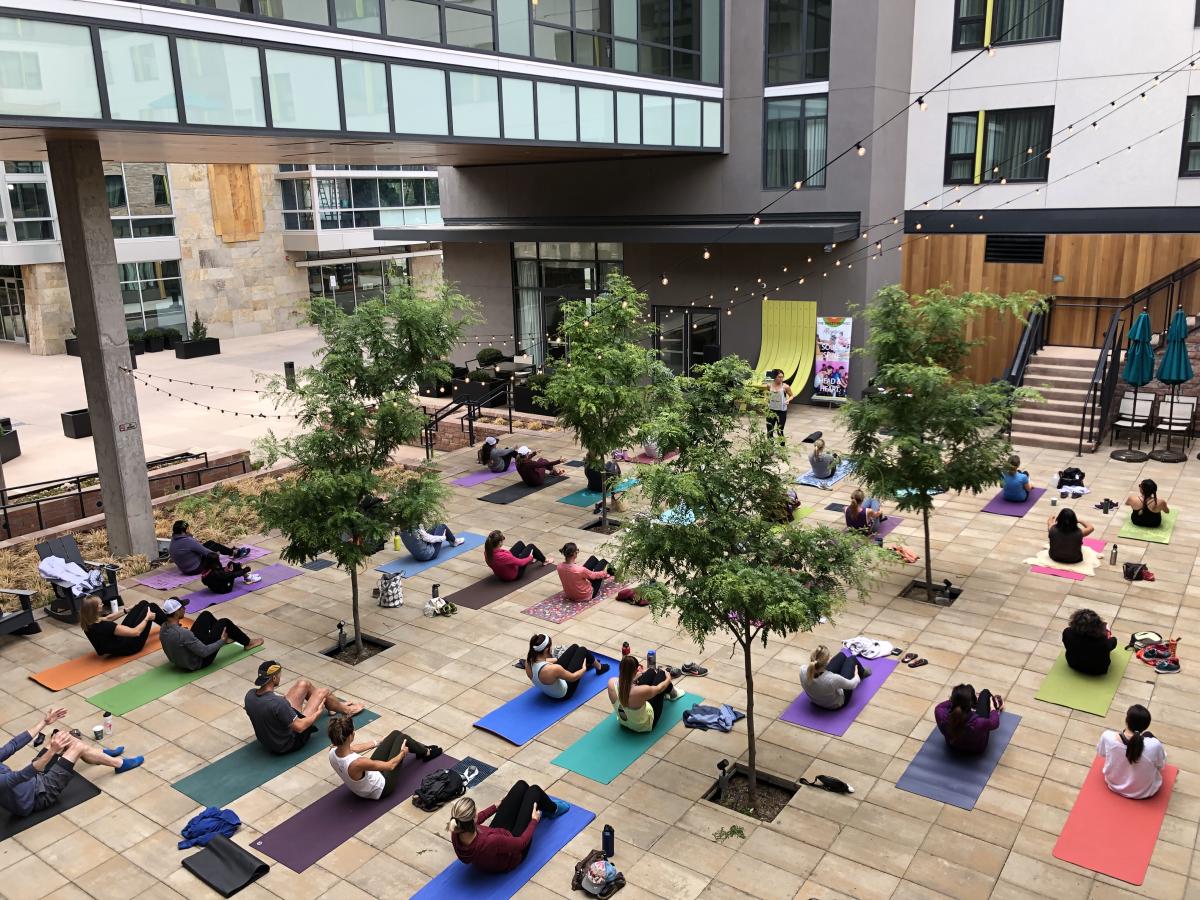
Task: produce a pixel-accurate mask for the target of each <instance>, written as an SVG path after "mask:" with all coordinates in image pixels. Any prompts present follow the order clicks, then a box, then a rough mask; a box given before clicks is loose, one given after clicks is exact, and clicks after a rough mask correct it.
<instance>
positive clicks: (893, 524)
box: [875, 516, 904, 538]
mask: <svg viewBox="0 0 1200 900" xmlns="http://www.w3.org/2000/svg"><path fill="white" fill-rule="evenodd" d="M903 521H904V519H902V518H900V516H888V517H887V521H886V522H880V523H879V525H878V526H877V527H876V529H875V537H880V538H882V537H887V536H888V535H889V534H891V533H892V532H893V531H895V530H896V529H897V528H899V527H900V523H901V522H903Z"/></svg>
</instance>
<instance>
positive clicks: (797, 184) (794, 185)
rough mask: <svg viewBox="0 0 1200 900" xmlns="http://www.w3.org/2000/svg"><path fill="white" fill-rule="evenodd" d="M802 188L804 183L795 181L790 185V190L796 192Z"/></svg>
mask: <svg viewBox="0 0 1200 900" xmlns="http://www.w3.org/2000/svg"><path fill="white" fill-rule="evenodd" d="M802 187H804V182H803V181H796V182H793V183H792V190H793V191H798V190H800V188H802Z"/></svg>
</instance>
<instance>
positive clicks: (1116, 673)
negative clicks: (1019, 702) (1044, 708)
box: [1033, 647, 1149, 716]
mask: <svg viewBox="0 0 1200 900" xmlns="http://www.w3.org/2000/svg"><path fill="white" fill-rule="evenodd" d="M1132 658H1133V651H1132V650H1126V649H1122V648H1121V647H1118V648H1117V649H1116V650H1114V651H1113V652H1112V653H1111V654H1109V657H1108V660H1109V662H1108V673H1107V674H1105V675H1084V674H1082V673H1081V672H1076V671H1075V670H1074V669H1072V668H1071V667H1070V666H1068V665H1067V654H1066V653H1065V652H1063V653H1060V654H1059V655H1058V659H1056V660H1055V661H1054V665H1052V666H1051V667H1050V671H1049V672H1047V673H1046V677H1045V678H1043V679H1042V686H1041V687H1040V688H1038V692H1037V693H1036V694H1034V695H1033V696H1034V699H1036V700H1044V701H1046V702H1047V703H1053V704H1055V705H1056V706H1066V707H1068V708H1069V709H1078V710H1080V711H1081V712H1087V713H1092V714H1093V715H1096V716H1106V715H1108V708H1109V707H1110V706H1112V701H1113V697H1115V696H1116V694H1117V688H1119V687H1120V686H1121V679H1122V678H1124V677H1125V670H1126V669H1127V668H1128V667H1129V660H1130V659H1132ZM1147 668H1149V667H1147Z"/></svg>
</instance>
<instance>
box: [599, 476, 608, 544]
mask: <svg viewBox="0 0 1200 900" xmlns="http://www.w3.org/2000/svg"><path fill="white" fill-rule="evenodd" d="M607 531H608V479H607V478H605V479H604V490H603V491H601V492H600V533H601V534H604V533H605V532H607Z"/></svg>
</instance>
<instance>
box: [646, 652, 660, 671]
mask: <svg viewBox="0 0 1200 900" xmlns="http://www.w3.org/2000/svg"><path fill="white" fill-rule="evenodd" d="M646 667H647V668H649V669H657V668H658V653H657V652H656V651H654V650H647V651H646Z"/></svg>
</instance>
